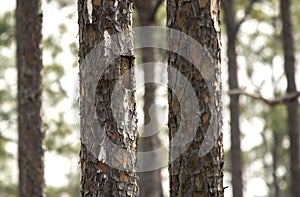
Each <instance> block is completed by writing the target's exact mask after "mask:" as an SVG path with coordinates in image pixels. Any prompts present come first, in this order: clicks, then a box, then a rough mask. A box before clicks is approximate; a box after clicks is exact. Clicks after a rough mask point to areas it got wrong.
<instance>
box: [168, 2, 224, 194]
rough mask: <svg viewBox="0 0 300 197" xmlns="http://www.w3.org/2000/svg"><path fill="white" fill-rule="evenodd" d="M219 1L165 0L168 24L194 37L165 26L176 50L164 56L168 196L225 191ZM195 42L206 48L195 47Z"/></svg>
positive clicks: (171, 47)
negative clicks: (168, 138) (178, 34)
mask: <svg viewBox="0 0 300 197" xmlns="http://www.w3.org/2000/svg"><path fill="white" fill-rule="evenodd" d="M219 3H220V1H218V0H212V1H185V0H168V1H167V26H168V27H169V28H172V29H176V30H179V31H180V32H183V33H185V34H187V35H189V36H191V37H192V38H193V39H195V41H191V40H190V39H188V38H187V37H186V36H184V35H181V36H180V37H179V36H176V33H175V32H174V31H172V30H170V31H169V44H170V50H171V51H174V50H175V51H174V52H170V53H169V59H168V64H169V67H168V81H169V82H168V84H169V89H171V90H169V92H168V101H169V130H170V131H169V132H170V134H169V136H170V142H169V144H170V153H169V160H170V162H172V163H170V165H169V172H170V196H171V197H173V196H174V197H175V196H176V197H177V196H196V197H197V196H199V197H200V196H206V197H208V196H218V197H221V196H224V191H223V162H224V161H223V145H222V131H221V116H222V109H221V108H222V107H221V97H220V95H221V92H220V89H221V87H220V29H219ZM198 42H199V43H201V46H203V47H205V48H206V49H207V51H208V52H206V50H203V51H196V50H194V49H195V48H193V47H195V46H197V43H198ZM190 47H192V48H190ZM177 49H178V50H179V51H180V52H181V53H182V54H178V53H177V51H176V50H177ZM181 49H182V50H181ZM204 51H205V52H204ZM189 54H191V57H190V56H189ZM208 54H209V55H208ZM184 55H186V56H188V57H190V59H186V58H185V57H184ZM209 57H210V58H212V59H213V60H212V61H210V60H208V59H210V58H209ZM189 60H191V61H192V62H193V64H191V63H190V62H189ZM212 62H213V63H212ZM210 63H212V64H210ZM201 65H202V66H203V67H202V69H203V70H202V71H201V73H200V70H199V67H201ZM178 71H180V72H178ZM181 74H182V75H181ZM184 79H186V80H187V81H186V82H184ZM189 85H190V86H191V87H192V92H189V91H190V89H189V88H190V86H189ZM210 90H211V91H212V92H209V91H210ZM193 94H195V95H194V96H193ZM194 101H195V102H194ZM211 103H213V104H211ZM197 105H199V106H198V107H199V108H198V107H197ZM214 107H215V108H216V109H215V110H213V108H214ZM194 111H196V112H194ZM194 113H195V114H194ZM189 116H190V117H189ZM197 117H199V120H198V119H197ZM211 119H212V120H211ZM198 123H199V124H198ZM197 124H198V126H197ZM186 142H188V143H186ZM183 144H186V147H185V146H183ZM178 153H179V155H178Z"/></svg>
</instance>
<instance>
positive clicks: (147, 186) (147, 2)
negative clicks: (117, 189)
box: [135, 0, 163, 197]
mask: <svg viewBox="0 0 300 197" xmlns="http://www.w3.org/2000/svg"><path fill="white" fill-rule="evenodd" d="M162 3H163V0H156V1H152V0H144V1H141V0H136V1H135V6H136V9H137V12H138V19H139V25H140V26H141V27H143V26H151V25H155V24H156V21H155V15H156V13H157V10H158V8H159V6H160V5H161V4H162ZM141 38H147V39H148V42H149V40H152V42H153V41H154V38H153V34H152V33H151V32H149V33H148V34H147V35H141ZM140 42H143V40H141V41H140ZM141 52H142V63H143V64H145V65H144V66H143V70H144V81H145V89H144V92H145V93H144V131H143V132H144V135H145V136H148V137H143V138H140V139H139V145H138V149H139V151H141V152H147V151H152V150H155V149H157V148H159V146H160V140H159V138H158V135H157V132H158V123H157V112H156V110H155V107H154V108H152V109H151V117H150V108H151V106H153V105H154V104H155V90H156V84H155V83H152V82H153V81H154V77H155V49H154V48H143V49H142V50H141ZM147 63H148V64H147ZM149 63H151V64H149ZM153 154H154V153H153ZM155 157H157V155H155V154H154V155H153V160H155ZM145 161H146V160H145ZM142 162H143V161H141V163H142ZM138 175H139V179H140V180H139V189H140V196H143V197H160V196H163V190H162V179H161V169H157V170H153V171H148V172H140V173H139V174H138Z"/></svg>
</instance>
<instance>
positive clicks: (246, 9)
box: [235, 0, 258, 32]
mask: <svg viewBox="0 0 300 197" xmlns="http://www.w3.org/2000/svg"><path fill="white" fill-rule="evenodd" d="M257 1H258V0H250V2H249V4H248V6H247V7H246V8H245V14H244V17H243V18H241V19H240V21H239V22H237V24H236V25H235V32H237V31H238V30H239V28H240V27H241V25H242V24H243V23H244V22H245V20H246V18H247V17H248V15H249V14H250V12H251V11H252V8H253V5H254V3H256V2H257Z"/></svg>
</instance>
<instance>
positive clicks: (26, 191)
mask: <svg viewBox="0 0 300 197" xmlns="http://www.w3.org/2000/svg"><path fill="white" fill-rule="evenodd" d="M16 39H17V69H18V131H19V141H18V142H19V147H18V151H19V196H22V197H26V196H28V197H29V196H45V193H44V185H45V181H44V132H43V130H42V118H41V105H42V70H43V62H42V44H41V43H42V11H41V1H40V0H32V1H25V0H18V1H17V8H16Z"/></svg>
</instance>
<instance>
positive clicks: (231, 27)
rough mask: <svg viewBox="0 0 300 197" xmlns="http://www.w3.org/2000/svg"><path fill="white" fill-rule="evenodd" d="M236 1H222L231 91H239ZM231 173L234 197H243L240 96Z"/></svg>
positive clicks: (233, 118) (234, 111)
mask: <svg viewBox="0 0 300 197" xmlns="http://www.w3.org/2000/svg"><path fill="white" fill-rule="evenodd" d="M234 3H235V1H234V0H228V1H226V2H225V1H222V4H223V7H224V10H225V12H224V18H225V26H226V33H227V57H228V79H229V82H228V84H229V89H238V88H239V83H238V66H237V53H236V38H237V31H238V29H237V25H236V21H235V10H234ZM229 109H230V132H231V136H230V141H231V147H230V153H231V154H230V171H231V183H232V195H233V197H243V178H242V174H243V159H242V151H241V132H240V104H239V95H238V94H234V95H230V104H229Z"/></svg>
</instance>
